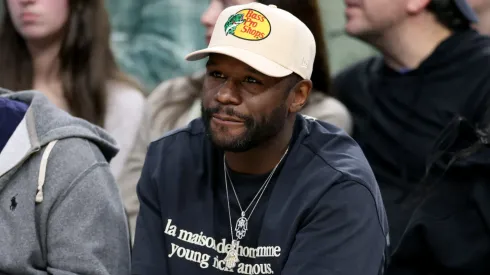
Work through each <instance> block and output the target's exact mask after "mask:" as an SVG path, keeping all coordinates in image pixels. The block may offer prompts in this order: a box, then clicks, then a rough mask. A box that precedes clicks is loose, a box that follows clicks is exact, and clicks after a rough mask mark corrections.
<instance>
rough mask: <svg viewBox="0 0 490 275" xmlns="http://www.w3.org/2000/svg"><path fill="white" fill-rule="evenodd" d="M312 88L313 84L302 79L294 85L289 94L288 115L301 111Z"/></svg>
mask: <svg viewBox="0 0 490 275" xmlns="http://www.w3.org/2000/svg"><path fill="white" fill-rule="evenodd" d="M312 87H313V83H312V82H311V80H307V79H304V80H301V81H299V82H298V83H296V85H295V86H294V87H293V89H292V90H291V92H290V100H291V103H290V104H289V112H290V113H298V112H300V111H301V109H303V106H304V105H305V104H306V100H307V99H308V96H309V95H310V92H311V89H312Z"/></svg>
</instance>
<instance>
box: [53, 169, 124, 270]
mask: <svg viewBox="0 0 490 275" xmlns="http://www.w3.org/2000/svg"><path fill="white" fill-rule="evenodd" d="M47 231H48V234H47V241H46V244H47V263H48V268H47V271H48V273H49V274H53V275H71V274H92V275H109V274H110V275H112V274H118V275H119V274H121V275H125V274H129V273H130V261H131V260H130V257H131V255H130V241H129V231H128V225H127V220H126V216H125V213H124V208H123V204H122V200H121V196H120V194H119V190H118V188H117V185H116V182H115V179H114V177H113V176H112V174H111V172H110V170H109V166H108V165H107V164H95V165H93V166H91V167H90V168H89V169H87V170H86V171H85V172H83V173H82V174H81V175H80V176H78V178H77V179H76V180H75V181H74V182H73V183H72V184H71V185H70V187H69V188H68V190H66V191H65V192H64V194H62V195H61V196H60V197H59V198H58V200H57V201H56V202H55V204H54V205H53V208H52V209H51V213H50V215H49V220H48V230H47Z"/></svg>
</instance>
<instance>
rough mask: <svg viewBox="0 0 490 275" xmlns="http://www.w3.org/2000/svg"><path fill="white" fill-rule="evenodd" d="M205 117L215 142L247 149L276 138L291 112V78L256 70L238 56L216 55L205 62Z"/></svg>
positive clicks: (232, 148) (235, 149)
mask: <svg viewBox="0 0 490 275" xmlns="http://www.w3.org/2000/svg"><path fill="white" fill-rule="evenodd" d="M206 68H207V70H206V77H205V80H204V86H203V99H202V118H203V121H204V123H205V126H206V130H207V134H208V135H209V136H210V138H211V140H212V141H213V143H214V144H215V145H216V146H217V147H219V148H221V149H223V150H225V151H231V152H244V151H248V150H250V149H252V148H254V147H256V146H257V145H259V144H261V143H263V142H265V141H268V140H269V139H271V138H272V137H275V136H276V135H277V134H278V133H279V132H280V131H281V130H282V129H283V127H284V125H285V123H286V118H287V117H288V115H289V106H288V103H287V98H288V94H289V91H290V89H291V88H292V86H294V83H293V85H292V84H291V81H290V79H289V78H287V77H286V78H274V77H269V76H266V75H264V74H262V73H260V72H257V71H256V70H254V69H253V68H251V67H250V66H248V65H246V64H245V63H243V62H241V61H238V60H237V59H234V58H231V57H228V56H225V55H219V54H213V55H211V56H210V58H209V61H208V63H207V65H206Z"/></svg>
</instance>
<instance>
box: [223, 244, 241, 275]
mask: <svg viewBox="0 0 490 275" xmlns="http://www.w3.org/2000/svg"><path fill="white" fill-rule="evenodd" d="M224 261H225V266H226V267H227V268H229V269H232V268H235V267H236V264H237V263H238V262H239V261H240V260H239V259H238V241H236V240H232V241H231V246H230V249H229V250H228V251H227V252H226V257H225V259H224Z"/></svg>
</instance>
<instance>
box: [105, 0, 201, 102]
mask: <svg viewBox="0 0 490 275" xmlns="http://www.w3.org/2000/svg"><path fill="white" fill-rule="evenodd" d="M105 1H106V6H107V9H108V11H109V14H110V19H111V23H112V36H111V37H112V38H111V42H112V49H113V52H114V55H115V57H116V61H117V63H118V64H119V66H120V67H121V69H122V70H123V71H124V72H126V73H128V74H130V75H131V76H134V77H136V78H137V79H138V80H139V81H140V82H141V83H142V84H143V85H144V90H145V93H147V94H148V93H150V92H151V91H153V89H155V87H156V86H157V85H158V84H160V83H161V82H163V81H165V80H168V79H171V78H175V77H179V76H185V75H189V74H192V73H194V72H196V71H198V70H201V69H202V67H203V66H204V63H203V62H196V63H195V64H189V63H191V62H185V60H184V57H185V55H186V54H187V53H188V52H190V51H193V50H195V49H200V48H202V47H204V46H205V44H204V41H203V40H202V39H200V38H201V37H202V36H203V35H204V30H203V29H202V28H201V26H200V25H199V17H200V16H201V14H202V12H203V11H204V10H205V9H206V7H207V5H208V3H207V1H205V0H204V1H203V0H197V1H196V0H137V1H136V0H105Z"/></svg>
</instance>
